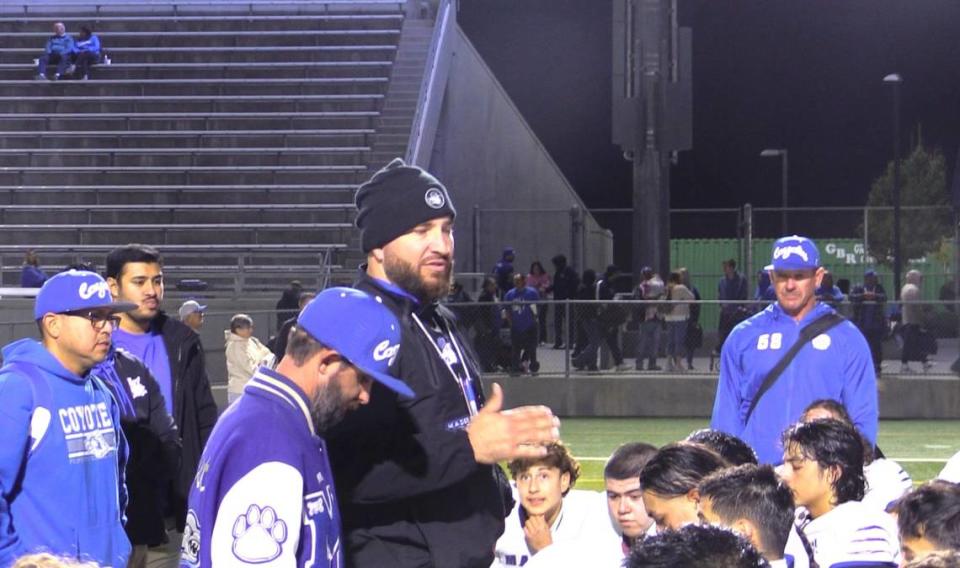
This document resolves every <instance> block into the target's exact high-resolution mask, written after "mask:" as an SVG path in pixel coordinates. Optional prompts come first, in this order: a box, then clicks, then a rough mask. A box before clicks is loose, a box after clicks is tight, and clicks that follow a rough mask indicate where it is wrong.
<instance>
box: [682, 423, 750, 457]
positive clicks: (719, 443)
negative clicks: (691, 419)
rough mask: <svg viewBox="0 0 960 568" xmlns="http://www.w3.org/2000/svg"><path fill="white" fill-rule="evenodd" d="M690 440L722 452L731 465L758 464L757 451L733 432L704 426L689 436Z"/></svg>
mask: <svg viewBox="0 0 960 568" xmlns="http://www.w3.org/2000/svg"><path fill="white" fill-rule="evenodd" d="M687 441H688V442H694V443H696V444H700V445H701V446H706V447H708V448H710V449H711V450H713V451H715V452H717V453H718V454H720V456H721V457H722V458H723V459H725V460H727V462H728V463H730V465H743V464H748V463H750V464H756V463H757V453H756V452H755V451H753V448H751V447H750V446H749V445H747V443H746V442H744V441H743V440H741V439H740V438H737V437H736V436H734V435H733V434H727V433H726V432H721V431H720V430H711V429H710V428H702V429H700V430H696V431H694V432H691V433H690V435H689V436H687Z"/></svg>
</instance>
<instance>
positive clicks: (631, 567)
mask: <svg viewBox="0 0 960 568" xmlns="http://www.w3.org/2000/svg"><path fill="white" fill-rule="evenodd" d="M681 566H682V567H683V568H760V567H764V566H769V564H767V561H766V560H764V559H763V556H762V555H761V554H760V552H758V551H757V549H755V548H754V547H753V545H751V544H750V543H749V542H748V541H747V540H746V539H744V538H742V537H740V536H737V535H736V534H735V533H733V532H731V531H729V530H727V529H723V528H720V527H712V526H703V525H687V526H685V527H683V528H681V529H679V530H672V531H666V532H664V533H660V534H657V535H656V536H654V537H652V538H648V539H646V540H644V541H643V542H641V543H639V544H638V545H637V547H636V548H634V549H633V552H632V553H631V554H630V560H629V563H628V564H627V567H628V568H678V567H681Z"/></svg>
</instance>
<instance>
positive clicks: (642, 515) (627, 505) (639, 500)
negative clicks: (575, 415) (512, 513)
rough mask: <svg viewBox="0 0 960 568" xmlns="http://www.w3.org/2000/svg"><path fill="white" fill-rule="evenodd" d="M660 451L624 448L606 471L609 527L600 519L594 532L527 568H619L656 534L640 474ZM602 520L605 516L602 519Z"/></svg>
mask: <svg viewBox="0 0 960 568" xmlns="http://www.w3.org/2000/svg"><path fill="white" fill-rule="evenodd" d="M656 453H657V448H656V447H655V446H651V445H650V444H644V443H643V442H631V443H627V444H623V445H622V446H620V447H619V448H617V449H616V450H614V452H613V455H611V456H610V459H609V460H607V465H606V466H605V467H604V468H603V478H604V484H605V485H606V489H607V491H606V494H605V495H604V501H605V506H603V507H600V510H601V511H604V510H605V511H606V512H607V514H606V515H605V516H607V517H609V523H608V522H604V519H598V520H597V522H596V523H594V527H593V528H594V529H595V530H593V531H591V533H590V534H589V535H585V536H583V537H581V538H580V539H579V540H576V541H564V542H560V543H558V544H556V545H554V546H550V547H547V548H545V549H544V550H543V551H541V552H540V553H539V554H537V555H536V556H534V557H533V558H531V559H530V562H529V563H528V564H527V568H548V567H549V568H557V567H558V566H578V567H579V566H596V567H608V568H619V567H621V566H623V563H624V561H625V560H626V558H627V557H628V556H629V555H630V549H631V548H632V547H633V546H634V544H635V543H636V542H637V541H639V540H643V539H644V538H646V537H647V536H652V535H653V534H656V525H655V524H654V522H653V519H651V518H650V517H649V516H647V511H646V509H644V507H643V491H642V490H641V489H640V472H641V471H643V466H645V465H647V462H648V461H650V458H652V457H653V456H654V454H656ZM600 516H601V517H602V516H604V515H600Z"/></svg>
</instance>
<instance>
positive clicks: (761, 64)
mask: <svg viewBox="0 0 960 568" xmlns="http://www.w3.org/2000/svg"><path fill="white" fill-rule="evenodd" d="M679 5H680V24H681V25H683V26H689V27H691V28H693V46H694V53H693V78H694V147H693V150H691V151H688V152H683V153H681V155H680V161H679V164H678V166H677V167H675V168H674V169H673V173H672V175H673V180H672V206H673V207H737V206H739V205H741V204H743V203H744V202H748V201H749V202H751V203H753V204H754V205H755V206H777V205H778V204H779V202H780V192H779V187H780V185H779V184H780V178H779V176H780V167H779V161H778V160H775V159H762V158H760V157H759V153H760V151H761V150H762V149H763V148H767V147H786V148H788V149H789V152H790V200H791V204H792V205H807V206H814V205H862V204H863V203H864V202H865V200H866V196H867V193H868V192H869V189H870V184H871V182H872V181H873V179H874V178H876V177H877V176H878V175H879V174H880V173H881V171H882V169H883V167H884V165H885V164H886V162H887V161H888V160H889V159H891V157H892V153H893V149H892V146H893V142H892V121H891V114H892V110H891V109H892V103H891V100H892V99H891V93H890V89H889V87H887V86H885V85H884V84H883V83H882V79H883V77H884V76H885V75H886V74H888V73H892V72H898V73H900V74H901V75H902V76H903V78H904V83H903V90H902V96H903V99H902V101H903V109H902V125H903V131H904V134H903V148H904V149H906V148H907V146H908V143H909V142H908V141H909V139H910V137H911V136H913V137H915V132H916V127H917V125H918V124H920V125H922V133H923V134H922V135H923V140H924V142H925V143H927V144H928V145H932V146H935V147H939V148H940V149H941V150H943V151H944V153H945V155H946V156H947V157H948V168H949V169H952V161H953V157H954V156H956V155H957V146H958V144H960V64H958V58H957V55H958V54H960V1H957V0H898V1H894V0H803V1H797V0H776V1H761V0H749V1H747V0H737V1H732V0H679ZM611 10H612V1H611V0H461V10H460V18H459V19H460V23H461V25H462V27H463V28H464V29H465V30H466V32H467V34H468V36H469V37H470V38H471V40H472V41H473V42H474V44H475V45H476V46H477V49H478V50H479V51H480V53H481V54H483V56H484V57H485V59H486V60H487V62H488V64H489V65H490V66H491V68H492V69H493V70H494V72H495V74H496V75H497V77H498V79H499V80H500V82H501V83H502V84H503V85H504V87H505V88H506V90H507V92H508V93H509V94H510V96H511V97H512V98H513V100H514V102H515V103H516V104H517V106H518V107H519V108H520V110H521V112H522V113H523V114H524V116H525V118H526V119H527V121H528V122H529V123H530V124H531V126H532V127H533V129H534V131H535V132H536V133H537V134H538V136H539V137H540V139H541V140H542V141H543V143H544V144H545V146H546V147H547V149H548V150H549V151H550V153H551V155H552V156H553V158H554V159H555V160H556V162H557V163H558V164H559V166H560V168H561V169H562V170H563V172H564V173H565V174H566V176H567V177H568V179H569V180H570V181H571V183H572V184H573V185H574V187H575V188H576V189H577V191H578V192H579V193H580V195H581V196H582V197H583V199H584V201H585V202H586V204H587V206H588V207H629V206H630V205H631V197H630V195H631V189H630V187H631V186H630V184H631V182H630V166H629V164H628V162H625V161H624V160H623V159H622V157H621V151H620V149H619V148H618V147H616V146H614V145H613V144H612V143H611V142H610V120H611V119H610V91H611V86H610V73H611V49H612V47H611V45H612V40H611V28H612V26H611V21H612V15H611ZM678 228H680V227H678ZM680 229H681V230H682V228H680Z"/></svg>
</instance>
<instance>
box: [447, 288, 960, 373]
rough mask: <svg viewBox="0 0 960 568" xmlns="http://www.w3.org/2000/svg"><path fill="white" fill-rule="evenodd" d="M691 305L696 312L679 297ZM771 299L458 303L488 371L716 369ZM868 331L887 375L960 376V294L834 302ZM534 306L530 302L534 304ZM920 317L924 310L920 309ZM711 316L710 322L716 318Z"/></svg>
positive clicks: (461, 318) (463, 324) (460, 315)
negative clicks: (736, 331) (740, 326)
mask: <svg viewBox="0 0 960 568" xmlns="http://www.w3.org/2000/svg"><path fill="white" fill-rule="evenodd" d="M684 304H685V305H686V308H688V309H689V312H690V314H692V315H693V317H689V318H683V317H680V316H679V315H675V314H674V313H673V312H675V311H676V312H679V313H684V312H686V311H687V310H686V309H677V308H676V307H675V305H681V306H682V305H684ZM767 305H768V302H756V301H749V302H723V303H721V302H719V301H708V300H704V301H700V302H688V303H679V302H648V301H637V300H618V301H612V302H611V301H607V302H604V301H586V300H571V301H556V302H555V301H540V302H530V303H525V304H511V303H506V302H469V303H450V304H448V306H449V307H450V309H451V310H453V311H454V312H455V313H456V314H457V316H458V318H459V321H460V323H461V327H462V329H463V330H465V331H466V333H467V334H468V335H469V336H470V337H471V339H472V343H473V346H474V349H475V352H476V355H477V358H478V359H479V361H480V363H481V366H482V367H483V370H484V372H485V373H493V374H525V375H531V376H532V375H551V376H553V375H563V376H584V377H589V376H590V375H591V374H596V373H623V374H633V373H642V374H644V375H647V374H650V373H668V374H670V375H676V376H687V375H701V376H702V375H709V376H716V374H717V372H718V370H719V368H718V366H719V357H718V353H719V350H720V347H721V345H722V342H723V339H724V338H725V337H726V335H727V334H729V332H730V330H731V329H732V328H733V327H734V326H735V325H736V324H737V323H739V322H740V321H742V320H744V319H746V318H748V317H750V316H752V315H753V314H755V313H757V312H759V311H761V310H763V309H764V308H766V306H767ZM831 305H833V306H834V307H835V308H836V309H837V310H838V311H839V312H840V313H841V314H843V315H844V316H846V317H847V318H849V319H850V320H851V321H853V322H854V323H855V324H857V325H858V327H860V328H861V331H862V332H863V333H864V336H865V337H867V339H868V343H870V345H871V348H872V349H873V352H874V356H876V357H878V358H879V360H880V364H879V368H880V371H881V374H882V375H914V374H917V375H920V374H923V375H930V376H934V375H940V376H948V375H955V374H958V373H957V371H956V370H952V367H953V365H954V363H955V362H956V361H957V358H958V355H960V349H958V346H960V340H958V336H957V325H958V324H957V320H958V318H957V314H958V313H960V305H958V302H955V301H954V302H941V301H937V302H914V303H911V304H910V307H909V308H908V309H911V310H913V312H912V315H913V314H919V315H920V318H921V319H920V322H919V323H912V324H909V325H905V324H904V322H903V321H901V320H902V317H901V314H902V310H901V305H900V304H898V303H895V302H886V303H883V304H877V303H874V302H867V301H863V302H858V303H852V302H850V301H849V300H843V301H838V302H831ZM531 308H532V309H531ZM914 317H916V316H914ZM707 322H710V324H709V325H708V323H707Z"/></svg>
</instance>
